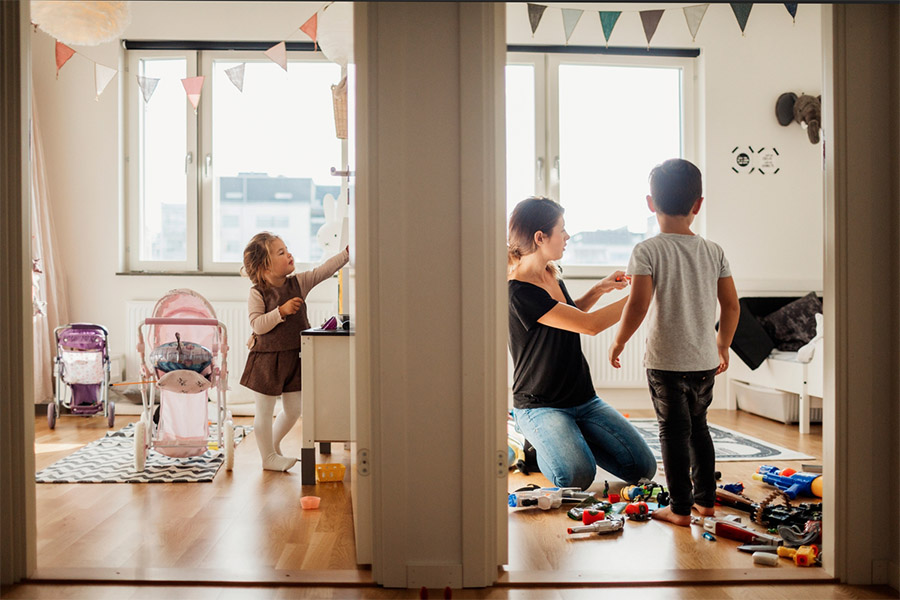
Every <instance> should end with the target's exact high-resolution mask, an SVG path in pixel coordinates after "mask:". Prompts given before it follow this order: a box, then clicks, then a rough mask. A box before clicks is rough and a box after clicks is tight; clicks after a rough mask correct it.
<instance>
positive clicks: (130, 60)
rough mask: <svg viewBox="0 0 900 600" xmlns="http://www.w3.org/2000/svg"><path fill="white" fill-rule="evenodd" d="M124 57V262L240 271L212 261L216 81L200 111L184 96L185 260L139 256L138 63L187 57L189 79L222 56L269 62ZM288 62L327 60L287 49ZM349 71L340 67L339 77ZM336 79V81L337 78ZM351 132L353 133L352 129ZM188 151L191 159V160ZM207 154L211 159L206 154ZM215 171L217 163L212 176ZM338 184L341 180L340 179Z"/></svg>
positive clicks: (147, 54) (191, 53)
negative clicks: (148, 59)
mask: <svg viewBox="0 0 900 600" xmlns="http://www.w3.org/2000/svg"><path fill="white" fill-rule="evenodd" d="M126 55H127V57H126V60H127V64H128V71H129V77H128V78H127V84H126V101H125V102H124V104H125V106H124V108H123V112H124V114H125V119H126V122H127V128H126V132H127V134H126V140H125V148H126V154H125V177H126V184H125V190H126V194H127V196H126V199H125V202H124V205H125V230H126V232H127V236H126V243H125V266H126V269H127V270H129V271H131V272H159V273H178V272H186V273H192V274H197V275H203V274H204V273H208V274H221V273H232V274H237V273H238V272H239V270H240V266H241V264H240V263H239V262H213V256H214V253H213V241H214V236H213V221H212V217H213V197H212V194H213V187H214V186H213V180H212V176H211V173H210V170H209V167H210V165H214V161H215V157H214V156H212V135H213V132H212V109H211V107H212V102H214V98H213V96H212V82H211V79H210V80H209V81H205V82H204V86H203V95H202V97H201V100H200V106H199V107H198V110H197V114H196V115H194V110H193V107H191V105H190V103H189V102H188V101H187V99H185V112H186V115H187V123H188V127H187V139H186V140H185V163H186V169H187V188H188V190H187V240H186V241H187V246H186V254H187V256H186V260H184V261H147V260H141V259H140V233H141V232H140V218H141V197H140V195H141V186H140V161H139V157H140V151H139V150H140V149H139V146H138V145H139V143H140V132H141V122H140V118H141V111H140V106H141V104H140V103H142V102H143V98H142V96H141V89H140V86H139V85H138V83H137V78H136V77H135V75H137V74H138V73H139V71H138V67H139V61H140V60H142V59H147V58H173V57H182V58H185V59H186V63H187V74H186V77H195V76H198V75H205V76H206V77H207V78H209V77H211V76H212V74H213V61H215V60H220V59H228V60H232V61H233V60H240V61H242V62H248V63H249V62H265V61H268V60H269V59H268V58H266V57H265V56H262V52H259V51H232V50H228V51H215V50H127V51H126ZM287 56H288V62H289V63H291V62H329V61H328V59H326V58H325V56H324V55H323V54H322V53H321V52H315V53H313V52H304V51H289V52H288V53H287ZM346 74H347V69H346V68H342V69H341V76H342V77H343V76H345V75H346ZM335 83H338V82H335ZM351 135H352V133H351ZM347 146H348V144H347V140H341V164H340V165H335V168H336V169H338V170H347V168H348V167H347V158H348V156H347ZM188 153H190V160H188ZM207 157H208V158H207ZM214 173H215V170H214V167H213V171H212V174H214ZM339 182H340V186H341V193H342V194H346V193H347V187H348V182H347V178H346V177H341V178H340V179H339ZM336 183H337V182H336ZM314 266H315V265H314V264H312V263H297V264H296V268H297V270H306V269H310V268H312V267H314Z"/></svg>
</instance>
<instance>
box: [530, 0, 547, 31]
mask: <svg viewBox="0 0 900 600" xmlns="http://www.w3.org/2000/svg"><path fill="white" fill-rule="evenodd" d="M545 10H547V7H546V6H544V5H543V4H532V3H530V2H529V3H528V22H529V23H531V35H532V36H534V32H535V31H537V28H538V25H540V24H541V18H542V17H543V16H544V11H545Z"/></svg>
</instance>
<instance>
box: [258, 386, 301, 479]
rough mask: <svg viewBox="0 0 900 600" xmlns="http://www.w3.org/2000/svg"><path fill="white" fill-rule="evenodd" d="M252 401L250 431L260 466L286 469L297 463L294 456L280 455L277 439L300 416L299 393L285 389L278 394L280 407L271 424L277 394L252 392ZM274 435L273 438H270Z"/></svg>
mask: <svg viewBox="0 0 900 600" xmlns="http://www.w3.org/2000/svg"><path fill="white" fill-rule="evenodd" d="M253 397H254V400H255V402H256V416H255V417H254V418H253V433H255V434H256V446H257V448H259V456H260V458H262V466H263V469H267V470H269V471H287V470H288V469H290V468H291V467H293V466H294V465H295V464H296V463H297V459H296V458H290V457H287V456H282V455H281V440H283V439H284V437H285V436H286V435H287V434H288V432H289V431H290V430H291V428H292V427H293V426H294V423H296V422H297V419H298V418H300V392H287V393H285V394H282V396H281V404H282V407H283V410H282V412H281V413H279V414H278V417H277V418H276V419H275V424H274V427H273V424H272V412H273V411H274V410H275V400H276V399H277V396H267V395H265V394H260V393H258V392H254V393H253ZM273 434H274V438H273Z"/></svg>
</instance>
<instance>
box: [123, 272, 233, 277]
mask: <svg viewBox="0 0 900 600" xmlns="http://www.w3.org/2000/svg"><path fill="white" fill-rule="evenodd" d="M116 276H123V277H159V276H166V277H240V276H241V274H240V273H228V272H221V273H217V272H215V271H120V272H117V273H116Z"/></svg>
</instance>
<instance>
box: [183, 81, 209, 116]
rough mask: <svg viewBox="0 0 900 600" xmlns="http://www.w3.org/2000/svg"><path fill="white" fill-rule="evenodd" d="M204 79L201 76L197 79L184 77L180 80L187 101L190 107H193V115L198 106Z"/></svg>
mask: <svg viewBox="0 0 900 600" xmlns="http://www.w3.org/2000/svg"><path fill="white" fill-rule="evenodd" d="M204 79H206V77H203V76H202V75H201V76H199V77H185V78H184V79H182V80H181V85H183V86H184V91H185V92H186V93H187V97H188V100H190V102H191V106H193V107H194V114H197V106H198V105H199V104H200V90H202V89H203V80H204Z"/></svg>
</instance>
